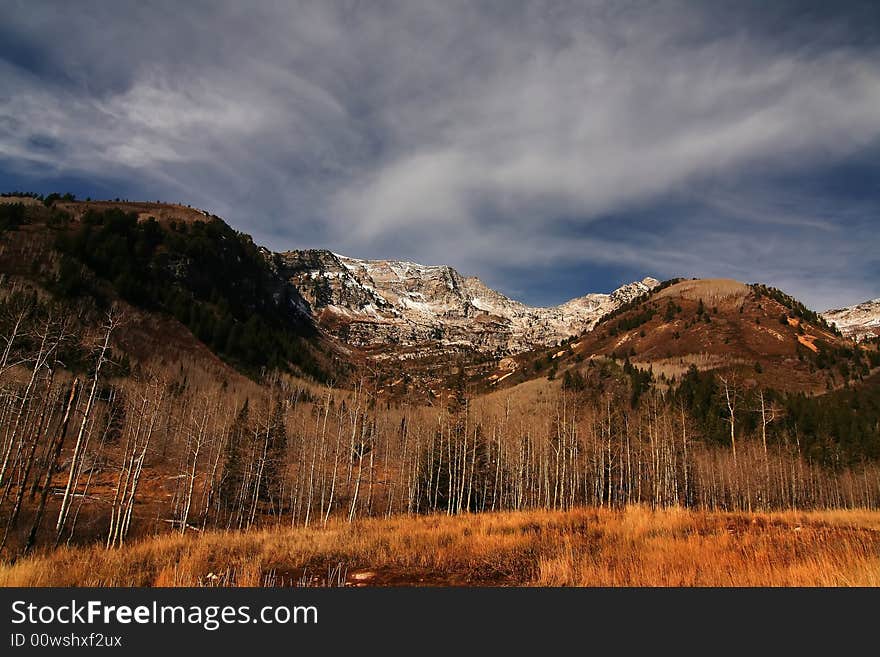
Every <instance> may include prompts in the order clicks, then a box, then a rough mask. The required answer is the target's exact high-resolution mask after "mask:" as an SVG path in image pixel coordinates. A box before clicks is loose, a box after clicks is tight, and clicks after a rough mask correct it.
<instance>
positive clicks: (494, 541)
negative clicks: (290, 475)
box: [0, 507, 880, 586]
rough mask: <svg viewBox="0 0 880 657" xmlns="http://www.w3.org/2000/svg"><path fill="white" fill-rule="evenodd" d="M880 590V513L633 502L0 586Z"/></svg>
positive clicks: (245, 540)
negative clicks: (661, 506)
mask: <svg viewBox="0 0 880 657" xmlns="http://www.w3.org/2000/svg"><path fill="white" fill-rule="evenodd" d="M331 580H333V581H334V582H335V583H337V584H338V583H340V582H344V583H346V584H348V585H363V584H370V585H407V584H410V585H420V584H421V585H438V584H439V585H464V586H477V585H542V586H544V585H547V586H853V585H855V586H877V585H880V512H877V511H863V510H856V511H824V512H809V513H806V512H786V513H773V514H741V513H739V514H734V513H709V512H702V511H689V510H684V509H667V510H661V511H651V510H650V509H646V508H641V507H630V508H627V509H625V510H621V511H613V510H605V509H575V510H571V511H565V512H563V511H557V512H552V511H531V512H516V513H497V514H480V515H466V516H457V517H454V516H453V517H449V516H423V517H405V516H401V517H394V518H391V519H384V520H383V519H373V520H364V521H360V522H356V523H354V524H352V525H348V524H345V523H343V522H334V523H331V524H330V525H328V527H326V528H323V529H321V528H308V529H303V528H297V529H289V528H287V529H281V528H276V529H265V530H260V531H253V532H247V533H223V532H210V533H206V534H204V535H202V536H186V537H183V536H179V535H163V536H159V537H156V538H151V539H145V540H143V541H140V542H136V543H132V544H130V545H128V546H126V547H124V548H122V549H120V550H115V551H106V550H104V549H103V548H101V547H98V546H95V547H86V548H62V549H60V550H57V551H56V552H51V553H46V554H40V555H35V556H32V557H30V558H27V559H23V560H20V561H18V562H16V563H14V564H4V565H0V585H2V586H199V585H214V584H228V585H237V586H259V585H266V584H287V585H290V584H302V585H305V584H308V585H321V584H329V583H330V582H331Z"/></svg>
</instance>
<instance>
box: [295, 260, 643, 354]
mask: <svg viewBox="0 0 880 657" xmlns="http://www.w3.org/2000/svg"><path fill="white" fill-rule="evenodd" d="M281 259H282V262H283V263H284V272H283V275H284V276H286V277H287V278H288V279H289V280H290V281H291V282H292V283H294V284H295V285H296V286H297V287H298V288H299V289H300V290H301V291H302V293H303V295H304V296H305V297H306V299H307V300H308V301H309V303H310V304H311V305H312V308H313V309H314V311H315V313H316V315H317V316H318V318H319V321H321V322H323V324H324V325H325V326H326V327H328V330H331V331H332V332H334V333H336V334H337V335H338V336H339V337H342V338H344V339H345V340H347V341H348V342H351V343H353V344H356V345H360V346H371V345H373V346H378V345H388V344H392V345H398V346H402V347H412V346H415V345H418V344H421V343H425V342H431V341H433V342H437V341H439V342H440V343H445V344H447V345H455V346H461V347H467V348H472V349H475V350H477V351H481V352H490V353H514V352H518V351H524V350H528V349H532V348H534V347H537V346H545V345H552V344H556V343H558V342H560V341H561V340H564V339H566V338H568V337H570V336H571V335H576V334H579V333H581V332H583V331H585V330H588V329H590V328H592V326H593V325H595V323H596V322H597V321H598V319H599V318H600V317H601V316H602V315H604V314H605V313H607V312H610V311H611V310H614V308H616V307H618V306H619V305H621V304H623V303H626V302H627V301H629V300H631V299H633V298H635V297H637V296H639V295H641V294H644V293H645V292H647V291H649V290H650V289H652V288H653V287H655V286H656V285H658V284H659V282H658V281H657V280H656V279H654V278H651V277H646V278H644V279H643V280H641V281H635V282H633V283H629V284H627V285H624V286H622V287H620V288H618V289H617V290H615V291H614V292H612V293H610V294H600V293H593V294H587V295H585V296H583V297H579V298H577V299H572V300H571V301H568V302H566V303H563V304H561V305H558V306H552V307H547V308H542V307H532V306H528V305H526V304H524V303H521V302H519V301H516V300H514V299H511V298H509V297H507V296H506V295H504V294H502V293H501V292H498V291H497V290H494V289H492V288H490V287H489V286H487V285H486V284H485V283H483V281H481V280H480V279H479V278H478V277H476V276H467V277H465V276H462V275H461V274H460V273H459V272H458V271H457V270H456V269H455V268H453V267H451V266H449V265H422V264H419V263H416V262H410V261H406V260H366V259H360V258H352V257H350V256H344V255H342V254H338V253H332V252H330V251H316V250H306V251H288V252H286V253H283V254H281Z"/></svg>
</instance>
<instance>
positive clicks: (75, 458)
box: [55, 308, 119, 543]
mask: <svg viewBox="0 0 880 657" xmlns="http://www.w3.org/2000/svg"><path fill="white" fill-rule="evenodd" d="M118 324H119V319H118V317H117V312H116V311H115V310H114V309H112V308H111V310H110V311H109V312H108V313H107V317H106V321H105V323H104V327H103V328H104V339H103V342H102V343H101V346H100V347H99V350H98V358H97V360H96V362H95V371H94V374H93V375H92V385H91V389H90V390H89V396H88V398H87V399H86V406H85V409H84V410H83V417H82V421H81V424H80V429H79V433H78V434H77V437H76V442H75V444H74V447H73V455H72V456H71V459H70V471H69V473H68V477H67V485H66V486H65V488H64V496H63V497H62V499H61V508H60V510H59V511H58V521H57V522H56V523H55V541H56V543H57V542H58V541H59V540H60V538H61V533H62V532H63V531H64V523H65V521H66V520H67V514H68V511H69V510H70V500H71V494H72V492H73V486H74V480H75V475H76V472H77V470H78V468H79V466H80V463H79V460H80V458H81V457H82V446H83V436H84V434H85V430H86V426H87V425H88V423H89V421H90V420H91V415H92V408H93V406H94V403H95V396H96V394H97V392H98V382H99V381H100V376H101V367H102V366H103V365H104V363H105V362H106V360H107V352H108V351H109V349H110V337H111V335H112V334H113V331H114V330H115V329H116V327H117V325H118Z"/></svg>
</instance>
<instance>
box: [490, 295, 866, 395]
mask: <svg viewBox="0 0 880 657" xmlns="http://www.w3.org/2000/svg"><path fill="white" fill-rule="evenodd" d="M871 353H874V352H873V350H866V348H859V347H856V346H855V345H854V344H853V343H852V342H851V341H850V340H848V339H847V338H845V337H843V336H841V335H840V333H839V332H838V331H836V330H835V329H834V328H833V327H832V326H830V325H828V324H827V323H826V322H825V320H824V319H822V318H821V317H820V316H818V315H817V314H816V313H814V312H812V311H809V310H808V309H806V308H805V307H804V306H803V305H802V304H800V303H798V302H797V301H796V300H794V299H792V298H791V297H788V296H787V295H785V294H783V293H781V292H779V291H778V290H775V289H773V288H767V287H765V286H762V285H745V284H743V283H739V282H737V281H732V280H708V279H707V280H684V281H677V282H676V281H670V282H667V283H665V284H663V285H661V286H658V287H656V288H654V291H653V292H652V293H649V294H646V295H643V296H642V297H640V298H638V299H636V300H635V301H633V302H631V303H629V304H626V305H623V306H621V307H620V308H619V309H617V310H616V311H614V312H611V313H609V314H608V315H606V316H605V317H603V318H602V319H601V320H600V321H599V322H598V323H597V324H596V327H595V329H594V330H593V331H590V332H586V333H584V334H582V335H581V336H580V337H578V338H577V339H575V340H571V341H569V342H568V343H567V344H566V345H565V346H564V348H561V349H558V350H550V351H538V352H530V353H528V354H523V355H521V356H518V357H517V358H516V359H513V360H510V361H507V362H503V363H502V367H501V368H500V369H498V370H497V371H496V372H495V373H494V374H493V376H494V375H497V377H498V379H500V378H501V377H503V376H505V375H506V374H507V375H510V376H509V377H508V378H509V379H510V383H515V382H517V381H518V380H522V376H523V375H522V374H520V375H519V376H517V375H516V372H528V371H532V373H533V374H534V373H535V370H536V369H537V371H538V372H540V373H546V372H547V371H548V370H557V371H559V372H560V373H561V372H563V371H564V370H565V369H566V368H568V367H572V366H577V367H581V365H580V364H581V363H583V361H585V360H590V359H595V358H597V357H600V356H602V357H609V358H612V359H617V360H620V361H622V360H623V359H628V360H629V361H630V362H631V363H632V364H633V365H634V366H636V367H639V368H642V369H646V370H647V369H650V370H651V371H652V373H653V374H654V376H655V377H657V379H658V380H659V381H661V382H671V381H675V380H678V379H680V378H681V376H682V375H683V374H685V373H686V372H687V371H688V369H689V368H690V367H691V366H696V367H697V368H698V369H699V370H717V371H720V372H724V371H730V372H736V373H737V375H738V376H739V377H740V378H741V379H742V380H743V381H744V382H745V384H746V385H747V386H751V387H755V386H759V385H760V386H766V387H771V388H774V389H778V390H785V391H791V392H806V393H810V394H818V393H822V392H825V391H827V390H830V389H834V388H836V387H839V386H841V385H844V384H845V383H846V382H848V381H852V380H858V379H859V378H861V377H863V376H865V375H866V374H867V373H868V372H869V371H870V369H871V367H872V365H871V363H870V360H869V355H870V354H871ZM535 362H538V363H539V365H540V366H539V367H538V368H535V367H534V364H535ZM505 366H506V367H505ZM873 366H876V365H873ZM505 370H506V371H505ZM505 380H507V379H505Z"/></svg>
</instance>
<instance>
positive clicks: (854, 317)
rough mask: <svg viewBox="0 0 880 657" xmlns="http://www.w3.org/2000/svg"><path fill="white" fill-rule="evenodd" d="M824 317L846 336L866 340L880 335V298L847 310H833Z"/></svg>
mask: <svg viewBox="0 0 880 657" xmlns="http://www.w3.org/2000/svg"><path fill="white" fill-rule="evenodd" d="M822 317H824V318H825V320H826V321H827V322H829V323H831V324H834V325H835V326H836V327H837V328H838V329H840V332H841V333H843V334H844V335H845V336H847V337H849V338H852V339H854V340H857V341H858V340H864V339H867V338H872V337H874V336H877V335H880V297H878V298H876V299H871V300H870V301H863V302H862V303H858V304H856V305H854V306H849V307H846V308H833V309H831V310H826V311H825V312H824V313H822Z"/></svg>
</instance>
